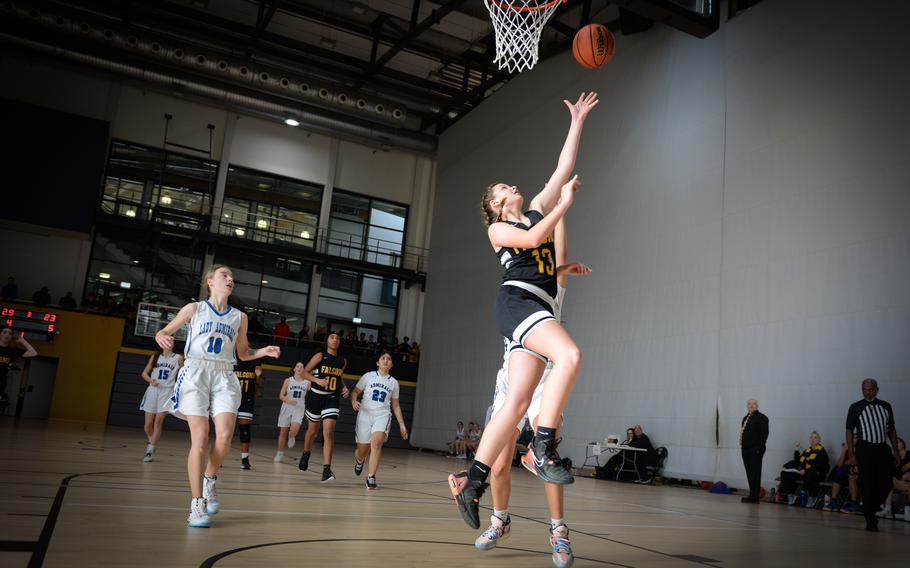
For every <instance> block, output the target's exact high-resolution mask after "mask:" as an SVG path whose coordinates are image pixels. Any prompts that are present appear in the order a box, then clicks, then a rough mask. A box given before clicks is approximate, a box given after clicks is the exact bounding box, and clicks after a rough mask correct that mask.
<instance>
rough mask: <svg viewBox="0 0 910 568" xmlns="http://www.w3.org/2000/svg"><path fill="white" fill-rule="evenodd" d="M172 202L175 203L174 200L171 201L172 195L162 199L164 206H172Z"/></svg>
mask: <svg viewBox="0 0 910 568" xmlns="http://www.w3.org/2000/svg"><path fill="white" fill-rule="evenodd" d="M171 201H173V200H172V199H171V196H170V195H164V196H162V197H161V204H162V205H170V204H171Z"/></svg>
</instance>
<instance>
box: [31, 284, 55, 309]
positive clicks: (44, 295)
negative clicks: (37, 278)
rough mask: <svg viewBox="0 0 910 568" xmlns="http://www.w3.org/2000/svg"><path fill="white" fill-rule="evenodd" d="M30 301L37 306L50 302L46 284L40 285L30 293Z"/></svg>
mask: <svg viewBox="0 0 910 568" xmlns="http://www.w3.org/2000/svg"><path fill="white" fill-rule="evenodd" d="M32 301H33V302H35V303H36V304H38V305H39V306H46V305H48V304H50V303H51V291H50V290H48V289H47V286H42V287H41V289H40V290H38V291H37V292H35V293H34V294H32Z"/></svg>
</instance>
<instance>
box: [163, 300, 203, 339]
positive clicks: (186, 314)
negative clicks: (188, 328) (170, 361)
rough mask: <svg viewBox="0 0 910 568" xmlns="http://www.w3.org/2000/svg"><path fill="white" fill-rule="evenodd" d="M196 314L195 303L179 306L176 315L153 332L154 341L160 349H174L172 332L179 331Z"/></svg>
mask: <svg viewBox="0 0 910 568" xmlns="http://www.w3.org/2000/svg"><path fill="white" fill-rule="evenodd" d="M194 315H196V304H187V305H185V306H183V307H182V308H180V311H179V312H177V315H176V316H175V317H174V319H172V320H171V321H170V323H168V324H167V325H166V326H164V327H163V328H162V329H161V330H159V331H158V333H156V334H155V342H156V343H157V344H158V346H159V347H161V348H162V349H168V350H173V349H174V334H175V333H177V332H178V331H180V328H181V327H183V326H185V325H186V324H188V323H189V322H190V320H191V319H193V316H194Z"/></svg>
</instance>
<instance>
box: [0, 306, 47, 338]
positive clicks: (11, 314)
mask: <svg viewBox="0 0 910 568" xmlns="http://www.w3.org/2000/svg"><path fill="white" fill-rule="evenodd" d="M0 325H2V326H3V327H9V328H11V329H12V330H13V333H14V334H16V335H21V336H23V337H25V339H26V340H28V339H33V340H36V341H53V340H54V337H56V335H57V333H58V332H57V314H56V313H55V312H39V311H37V310H31V309H23V308H13V307H10V306H0Z"/></svg>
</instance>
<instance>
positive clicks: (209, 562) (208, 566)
mask: <svg viewBox="0 0 910 568" xmlns="http://www.w3.org/2000/svg"><path fill="white" fill-rule="evenodd" d="M326 542H341V543H345V542H374V543H405V544H437V545H448V546H470V547H471V548H474V545H473V544H469V543H464V542H447V541H441V540H410V539H395V538H389V539H384V538H330V539H313V540H288V541H280V542H268V543H264V544H254V545H252V546H244V547H240V548H234V549H231V550H226V551H224V552H221V553H218V554H216V555H214V556H210V557H209V558H206V559H205V560H204V561H203V562H202V564H200V565H199V568H212V567H213V566H215V563H217V562H218V561H219V560H221V559H223V558H226V557H228V556H231V555H233V554H238V553H241V552H246V551H248V550H255V549H257V548H266V547H270V546H282V545H286V544H310V543H314V544H321V543H326ZM496 549H497V550H511V551H514V552H526V553H530V554H543V555H550V552H543V551H540V550H530V549H526V548H513V547H510V546H502V545H499V546H497V547H496ZM575 559H576V560H585V561H588V562H595V563H597V564H605V565H608V566H619V567H620V568H635V567H634V566H631V565H629V564H620V563H618V562H610V561H607V560H598V559H596V558H587V557H584V556H576V557H575Z"/></svg>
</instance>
